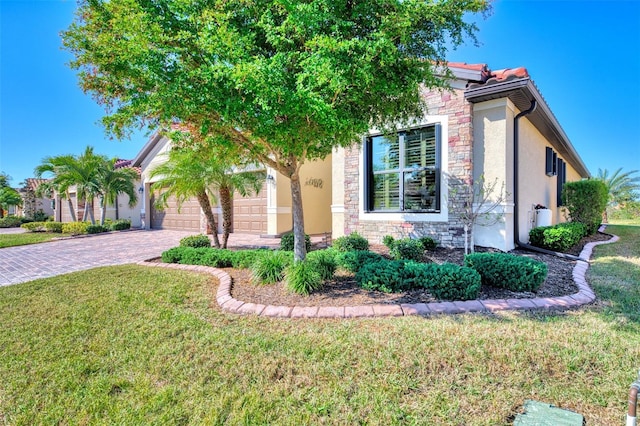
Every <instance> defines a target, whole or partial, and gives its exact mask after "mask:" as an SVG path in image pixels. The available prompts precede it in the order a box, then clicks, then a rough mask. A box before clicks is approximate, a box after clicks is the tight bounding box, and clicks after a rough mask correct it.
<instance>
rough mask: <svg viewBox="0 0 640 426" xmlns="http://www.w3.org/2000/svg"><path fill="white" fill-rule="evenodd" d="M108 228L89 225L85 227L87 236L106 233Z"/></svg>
mask: <svg viewBox="0 0 640 426" xmlns="http://www.w3.org/2000/svg"><path fill="white" fill-rule="evenodd" d="M108 231H109V228H107V227H106V226H102V225H89V226H87V234H101V233H103V232H108Z"/></svg>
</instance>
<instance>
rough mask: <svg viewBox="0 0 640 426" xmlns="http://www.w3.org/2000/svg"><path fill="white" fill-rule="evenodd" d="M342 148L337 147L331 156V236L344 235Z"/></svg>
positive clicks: (343, 154) (343, 153)
mask: <svg viewBox="0 0 640 426" xmlns="http://www.w3.org/2000/svg"><path fill="white" fill-rule="evenodd" d="M344 156H345V152H344V148H337V149H336V150H335V152H334V154H333V155H332V156H331V169H332V186H331V228H332V229H331V238H334V239H335V238H339V237H342V236H343V235H344V220H345V219H344V193H345V190H344V188H345V184H346V182H345V180H344Z"/></svg>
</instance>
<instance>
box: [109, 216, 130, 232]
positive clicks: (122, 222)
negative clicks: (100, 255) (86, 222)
mask: <svg viewBox="0 0 640 426" xmlns="http://www.w3.org/2000/svg"><path fill="white" fill-rule="evenodd" d="M110 228H111V230H112V231H125V230H127V229H131V221H130V220H129V219H118V220H116V221H115V222H113V223H112V224H111V225H110Z"/></svg>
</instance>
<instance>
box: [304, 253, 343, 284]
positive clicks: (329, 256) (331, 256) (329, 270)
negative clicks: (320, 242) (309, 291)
mask: <svg viewBox="0 0 640 426" xmlns="http://www.w3.org/2000/svg"><path fill="white" fill-rule="evenodd" d="M306 261H307V262H309V263H310V264H311V265H312V266H313V267H314V268H315V270H316V271H317V272H318V273H319V274H320V276H321V277H322V279H323V280H330V279H331V278H333V274H334V273H335V272H336V268H337V267H338V264H337V262H336V252H335V251H334V250H333V249H325V250H316V251H312V252H309V254H307V259H306Z"/></svg>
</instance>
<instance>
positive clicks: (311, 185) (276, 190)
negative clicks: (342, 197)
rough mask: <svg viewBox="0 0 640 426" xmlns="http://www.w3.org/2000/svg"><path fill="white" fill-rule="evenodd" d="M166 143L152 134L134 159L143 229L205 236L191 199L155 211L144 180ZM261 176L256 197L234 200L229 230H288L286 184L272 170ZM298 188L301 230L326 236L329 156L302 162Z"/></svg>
mask: <svg viewBox="0 0 640 426" xmlns="http://www.w3.org/2000/svg"><path fill="white" fill-rule="evenodd" d="M170 149H171V141H170V140H169V139H168V138H166V137H164V136H162V135H160V134H159V133H156V134H155V135H153V136H152V137H151V138H150V139H149V141H148V142H147V143H146V145H145V146H144V147H143V148H142V149H141V150H140V152H139V153H138V155H137V156H136V158H135V159H134V160H133V165H134V166H135V167H140V168H141V179H142V182H143V183H144V199H145V204H144V210H143V216H144V223H145V228H147V229H176V230H184V231H191V232H203V233H204V232H207V231H208V230H207V222H206V218H205V216H204V213H203V212H202V210H201V209H200V206H199V204H198V202H197V201H196V199H195V198H194V199H190V200H187V201H186V202H184V203H183V204H182V205H181V206H178V203H177V201H176V200H175V198H173V197H172V198H170V199H169V201H168V206H166V207H164V208H159V207H158V206H156V204H155V200H156V198H157V197H158V194H159V193H160V191H162V189H161V188H156V187H154V186H153V181H152V180H151V178H150V177H149V174H150V172H151V170H153V168H154V167H157V166H158V165H159V164H161V163H162V162H164V161H166V158H167V153H168V152H169V150H170ZM255 172H256V173H265V174H266V179H265V183H264V184H263V186H262V190H261V191H260V192H259V193H258V194H254V195H250V196H247V197H242V196H240V195H239V194H237V193H236V194H234V197H233V228H232V232H238V233H246V234H255V235H281V234H283V233H285V232H288V231H290V230H291V229H292V226H293V216H292V211H291V190H290V187H289V180H288V179H287V178H286V177H284V176H283V175H282V174H280V173H277V172H275V171H274V170H273V169H271V168H263V169H256V170H255ZM300 176H301V181H302V184H303V188H302V197H303V202H304V215H305V216H304V219H305V230H306V232H307V233H309V234H322V233H330V232H331V231H332V227H331V188H332V184H331V156H329V157H328V158H326V159H325V160H323V161H314V162H309V163H307V164H305V165H304V166H303V167H302V169H301V171H300ZM214 213H216V214H217V215H218V219H219V220H218V224H219V232H222V211H221V209H220V207H219V206H215V207H214Z"/></svg>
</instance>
